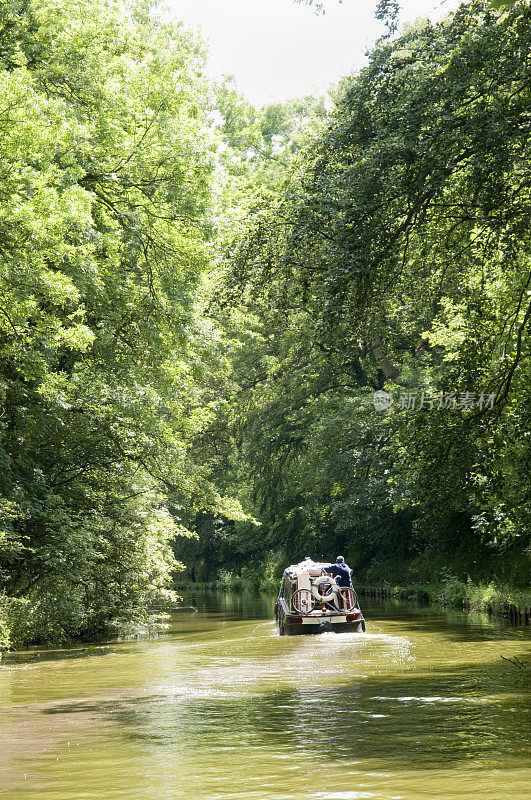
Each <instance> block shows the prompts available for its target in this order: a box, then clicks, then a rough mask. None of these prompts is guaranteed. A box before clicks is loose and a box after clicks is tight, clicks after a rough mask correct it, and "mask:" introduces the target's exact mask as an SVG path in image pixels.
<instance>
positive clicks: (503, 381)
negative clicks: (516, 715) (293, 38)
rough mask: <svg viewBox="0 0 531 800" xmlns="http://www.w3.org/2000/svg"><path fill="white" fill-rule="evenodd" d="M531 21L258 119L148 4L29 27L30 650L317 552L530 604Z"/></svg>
mask: <svg viewBox="0 0 531 800" xmlns="http://www.w3.org/2000/svg"><path fill="white" fill-rule="evenodd" d="M392 5H393V4H389V3H387V4H386V3H380V13H381V15H383V16H384V17H386V7H387V6H388V7H389V9H391V6H392ZM389 9H388V10H389ZM391 11H392V9H391ZM387 19H388V24H389V26H390V28H389V32H390V31H391V28H392V27H393V25H394V22H393V18H392V14H391V16H389V15H387ZM530 22H531V12H530V8H529V4H528V3H525V2H517V3H514V4H506V6H505V7H504V8H502V9H500V10H496V9H494V8H493V7H492V4H490V3H488V2H480V1H479V0H473V2H468V3H464V4H463V5H462V6H461V8H460V9H459V10H458V11H457V12H455V13H454V14H453V15H450V16H448V17H447V18H445V19H444V20H443V21H441V22H440V23H438V24H435V25H434V24H431V23H429V22H427V21H419V22H418V23H417V24H416V25H415V26H413V27H410V28H408V29H407V30H405V31H403V32H401V33H400V34H399V35H395V36H391V35H389V36H387V37H384V38H383V39H382V40H381V41H380V42H379V43H378V44H377V46H376V48H375V49H374V51H373V53H372V54H371V55H370V58H369V60H368V64H367V66H366V67H365V68H364V69H363V70H362V71H361V72H360V73H359V74H357V75H354V76H352V77H348V78H345V79H344V81H343V82H342V83H341V85H340V86H339V87H337V88H336V89H335V90H334V92H333V98H332V99H333V108H332V109H331V110H330V111H327V103H325V102H324V101H323V99H319V98H312V97H308V98H299V99H296V100H293V101H290V102H287V103H276V104H271V105H269V106H265V107H263V108H260V109H256V108H254V107H253V106H252V105H251V104H250V103H248V102H247V101H246V100H245V98H243V97H242V96H241V95H240V94H239V93H238V91H237V90H236V88H235V86H234V84H233V83H232V82H231V81H230V79H226V80H223V81H220V82H218V83H213V82H211V81H209V80H207V78H206V77H205V73H204V52H203V46H202V44H201V42H200V41H199V40H198V39H197V38H196V37H194V36H192V35H191V34H190V33H188V32H186V31H185V30H184V29H183V28H182V27H181V26H180V25H178V24H170V23H169V22H168V21H167V20H165V19H163V18H160V17H159V16H157V12H156V10H155V9H154V8H153V7H150V6H148V5H146V4H143V3H140V4H129V3H125V2H122V1H121V0H115V1H114V0H113V2H110V0H84V2H83V3H81V4H79V5H78V6H72V5H71V4H68V3H66V2H65V0H46V2H42V3H41V2H36V1H35V2H34V1H33V0H7V2H5V3H3V4H2V8H1V9H0V81H1V83H2V88H1V92H0V97H1V105H0V149H1V152H2V163H3V164H4V165H5V168H4V169H3V170H2V172H1V173H0V194H1V197H2V203H1V207H0V245H1V247H0V463H1V469H0V513H1V518H2V520H1V525H0V592H1V594H0V647H4V648H5V647H8V646H13V645H17V644H22V643H28V642H32V641H50V640H59V641H61V640H62V641H66V640H68V639H72V638H76V637H81V638H86V639H89V638H95V637H97V636H100V635H108V634H109V632H110V633H112V632H116V631H119V630H120V631H123V630H133V629H138V628H139V627H141V626H142V625H145V624H147V622H148V620H149V618H150V614H151V609H152V608H153V607H154V606H157V604H160V603H161V602H166V601H168V600H170V601H171V600H172V598H173V597H174V596H173V595H172V594H171V592H172V585H173V584H172V579H173V580H174V583H175V585H180V584H182V582H183V580H188V581H190V582H191V583H196V584H197V583H198V582H207V583H209V582H212V581H220V580H221V581H223V584H224V585H225V586H236V585H239V586H241V587H242V588H245V587H249V588H251V587H252V588H260V587H262V588H266V587H272V586H273V585H275V584H276V582H277V580H278V578H279V573H280V572H281V570H282V568H283V566H285V563H286V561H288V562H289V561H293V560H294V559H297V560H298V559H299V558H301V557H303V556H305V555H306V554H310V555H312V556H315V557H321V556H322V557H325V558H330V557H335V555H337V553H339V552H341V553H342V554H343V555H344V556H345V558H346V559H347V560H348V561H349V563H350V565H351V566H352V567H353V569H354V570H355V575H356V577H357V579H358V580H359V581H360V582H362V583H364V584H366V585H382V586H383V585H387V586H395V585H401V586H409V585H413V584H423V585H429V586H446V589H444V591H447V592H448V597H449V596H450V588H449V587H448V586H447V585H446V583H444V580H443V579H444V578H445V576H448V575H452V576H455V580H456V581H457V582H458V583H460V585H463V586H467V587H468V586H469V583H468V579H470V581H471V584H472V585H474V586H476V587H480V586H490V585H492V586H493V587H495V588H494V589H492V592H491V593H492V596H493V598H499V602H500V603H501V602H503V600H502V597H505V599H506V600H507V598H508V597H509V595H511V596H512V594H511V593H512V592H513V591H516V590H519V589H523V588H524V587H525V585H526V583H527V581H528V574H529V561H528V549H527V548H528V535H529V530H530V529H531V524H530V523H531V503H530V494H529V493H530V486H529V466H530V462H531V459H530V438H531V425H530V421H531V408H530V404H529V385H530V384H531V373H530V360H529V336H528V333H529V323H530V318H531V305H530V298H531V271H530V245H531V242H530V230H531V181H530V174H529V119H530V117H529V110H530V102H531V97H530V93H529V85H530V83H531V81H530V77H531V76H530V64H531V59H530V57H529V56H530V53H529V45H530V37H529V25H530ZM375 392H379V393H380V394H379V395H376V397H375ZM183 565H184V567H185V571H184V572H181V573H179V570H180V569H181V568H182V567H183ZM179 575H182V579H181V578H180V577H179ZM504 587H510V588H504ZM454 589H455V586H454ZM452 591H453V590H452ZM479 591H480V590H479V589H478V592H479ZM481 591H483V590H481ZM485 591H486V592H487V594H488V591H491V590H485ZM456 592H457V590H456ZM456 592H454V594H455V593H456ZM457 593H458V592H457ZM474 597H475V595H474ZM470 602H474V603H476V600H471V601H470ZM477 602H478V603H481V602H484V601H483V600H480V599H479V595H478V599H477ZM485 602H486V601H485ZM493 602H496V603H497V602H498V600H494V599H493Z"/></svg>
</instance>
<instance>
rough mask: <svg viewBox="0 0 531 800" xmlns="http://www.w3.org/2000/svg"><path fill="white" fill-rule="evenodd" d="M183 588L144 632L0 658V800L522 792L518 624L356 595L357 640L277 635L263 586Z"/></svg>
mask: <svg viewBox="0 0 531 800" xmlns="http://www.w3.org/2000/svg"><path fill="white" fill-rule="evenodd" d="M190 599H192V598H190ZM193 599H194V600H195V602H196V604H197V606H198V607H199V613H196V614H176V615H174V617H173V618H172V620H171V625H170V627H169V629H168V630H167V631H166V633H164V634H163V635H161V636H160V637H159V638H158V639H157V640H156V641H140V642H122V643H112V644H109V645H106V646H95V647H94V648H93V649H88V648H84V649H83V648H77V649H75V648H72V649H67V650H62V651H55V652H51V651H32V652H29V653H17V654H10V655H7V656H5V657H4V660H3V661H2V665H1V666H0V714H1V724H0V795H1V797H2V798H8V800H15V798H16V799H17V800H24V798H39V799H40V798H46V799H47V798H50V800H66V798H68V800H82V799H83V798H87V800H88V799H89V798H90V800H117V798H124V799H125V798H128V800H144V799H145V800H178V799H179V800H180V799H181V798H183V799H184V798H185V799H186V800H192V798H199V800H207V798H208V800H229V798H230V799H231V800H232V798H234V799H235V800H236V798H237V800H250V799H251V798H256V799H257V800H355V799H357V798H385V800H398V799H399V798H403V799H404V800H417V799H419V798H425V799H427V798H444V800H467V798H474V800H480V798H481V800H500V799H501V798H511V800H524V798H525V800H527V798H528V797H529V796H530V795H531V791H530V783H529V770H526V766H527V764H528V763H529V762H528V761H526V743H527V735H528V730H529V727H528V721H527V720H526V710H527V709H528V708H529V706H526V690H529V676H530V675H531V658H530V657H529V641H530V632H529V630H528V629H525V628H511V627H507V626H501V625H499V624H496V623H493V622H490V621H488V620H487V619H484V618H479V617H476V618H474V617H471V616H468V617H467V616H466V615H464V614H445V613H442V612H435V611H433V610H429V609H422V608H414V607H408V606H405V605H400V604H394V603H367V602H366V603H364V604H363V607H364V611H365V615H366V618H367V623H368V625H367V633H365V634H349V633H347V634H336V633H324V634H321V635H319V636H306V637H283V638H280V637H279V636H278V635H277V633H276V630H275V627H274V624H273V621H272V619H271V616H272V601H271V598H262V599H257V598H248V597H237V596H233V597H230V596H219V595H210V596H205V597H203V598H201V597H195V598H193ZM502 655H503V656H505V657H507V658H510V657H513V656H518V657H519V658H521V659H522V661H524V662H526V663H527V669H526V670H524V669H517V668H516V667H514V666H513V665H512V664H509V663H507V662H506V661H503V659H502V658H501V657H500V656H502ZM527 697H528V695H527Z"/></svg>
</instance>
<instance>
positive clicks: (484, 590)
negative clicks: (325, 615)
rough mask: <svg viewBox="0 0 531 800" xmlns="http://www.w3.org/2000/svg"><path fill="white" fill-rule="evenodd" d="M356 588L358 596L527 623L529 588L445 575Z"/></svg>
mask: <svg viewBox="0 0 531 800" xmlns="http://www.w3.org/2000/svg"><path fill="white" fill-rule="evenodd" d="M356 590H357V592H358V594H359V595H360V596H361V597H375V598H383V599H386V598H389V599H390V598H397V599H399V600H405V601H406V602H410V603H418V604H421V605H436V606H441V607H442V608H460V609H462V610H463V611H482V612H486V613H487V614H491V615H493V616H499V617H505V618H508V619H510V620H511V622H513V623H516V624H520V625H529V623H530V620H531V591H529V590H525V589H518V588H514V587H510V586H506V585H505V586H504V585H500V586H497V585H496V584H494V583H489V584H488V585H478V584H473V583H471V582H467V583H464V582H463V581H460V580H459V579H458V578H448V579H447V580H445V581H443V582H441V583H439V584H412V585H410V586H386V585H384V586H368V585H359V586H357V587H356Z"/></svg>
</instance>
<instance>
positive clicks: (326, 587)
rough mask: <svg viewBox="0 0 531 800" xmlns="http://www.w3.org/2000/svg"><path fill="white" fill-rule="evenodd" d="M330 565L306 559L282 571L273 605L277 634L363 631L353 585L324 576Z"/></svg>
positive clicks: (330, 576) (361, 618)
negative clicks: (343, 584)
mask: <svg viewBox="0 0 531 800" xmlns="http://www.w3.org/2000/svg"><path fill="white" fill-rule="evenodd" d="M329 566H330V564H329V563H321V562H316V561H313V560H312V559H310V558H305V559H304V561H301V562H300V563H299V564H292V565H291V566H289V567H288V568H287V569H285V570H284V574H283V576H282V582H281V584H280V590H279V593H278V598H277V602H276V604H275V619H276V622H277V625H278V631H279V634H280V636H284V635H288V636H294V635H299V634H306V633H322V632H324V631H337V632H345V631H349V632H351V633H361V632H364V631H365V619H364V618H363V614H362V613H361V609H360V606H359V603H358V598H357V595H356V592H355V591H354V589H353V588H352V586H348V587H347V586H339V585H338V583H337V581H336V579H335V578H334V577H333V576H332V575H327V573H326V570H327V568H328V567H329Z"/></svg>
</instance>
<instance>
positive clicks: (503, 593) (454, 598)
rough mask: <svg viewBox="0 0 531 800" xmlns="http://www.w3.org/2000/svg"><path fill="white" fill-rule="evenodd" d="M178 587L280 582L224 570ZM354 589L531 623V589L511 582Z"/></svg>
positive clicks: (258, 587)
mask: <svg viewBox="0 0 531 800" xmlns="http://www.w3.org/2000/svg"><path fill="white" fill-rule="evenodd" d="M175 588H176V590H177V591H178V592H179V593H181V592H183V591H186V592H190V591H194V590H195V591H210V590H224V591H233V592H255V593H256V592H270V591H273V592H274V591H276V590H277V589H278V582H277V583H274V582H272V580H271V579H270V578H267V579H266V580H262V581H260V580H258V578H257V577H256V575H253V579H252V580H249V579H248V576H239V575H231V574H229V573H224V574H223V576H222V577H221V578H220V579H219V580H216V581H209V582H202V583H199V582H196V583H192V582H191V581H186V580H184V581H183V580H181V581H180V582H179V583H178V584H177V585H176V587H175ZM355 589H356V591H357V592H358V594H359V595H360V597H374V598H381V599H390V598H396V599H399V600H404V601H406V602H409V603H414V604H419V605H434V606H439V607H442V608H459V609H461V610H463V611H473V612H477V611H481V612H484V613H487V614H491V615H493V616H499V617H503V618H507V619H510V620H511V622H513V623H516V624H521V625H529V624H530V621H531V590H526V589H521V588H518V587H513V586H509V585H507V584H495V583H493V582H490V583H488V584H474V583H472V582H470V581H468V582H464V581H461V580H459V579H458V578H455V577H449V578H447V579H446V580H444V581H441V582H440V583H433V584H428V583H422V584H421V583H414V584H409V585H406V586H390V585H389V584H386V583H382V584H381V585H369V584H363V583H357V584H356V585H355Z"/></svg>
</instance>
